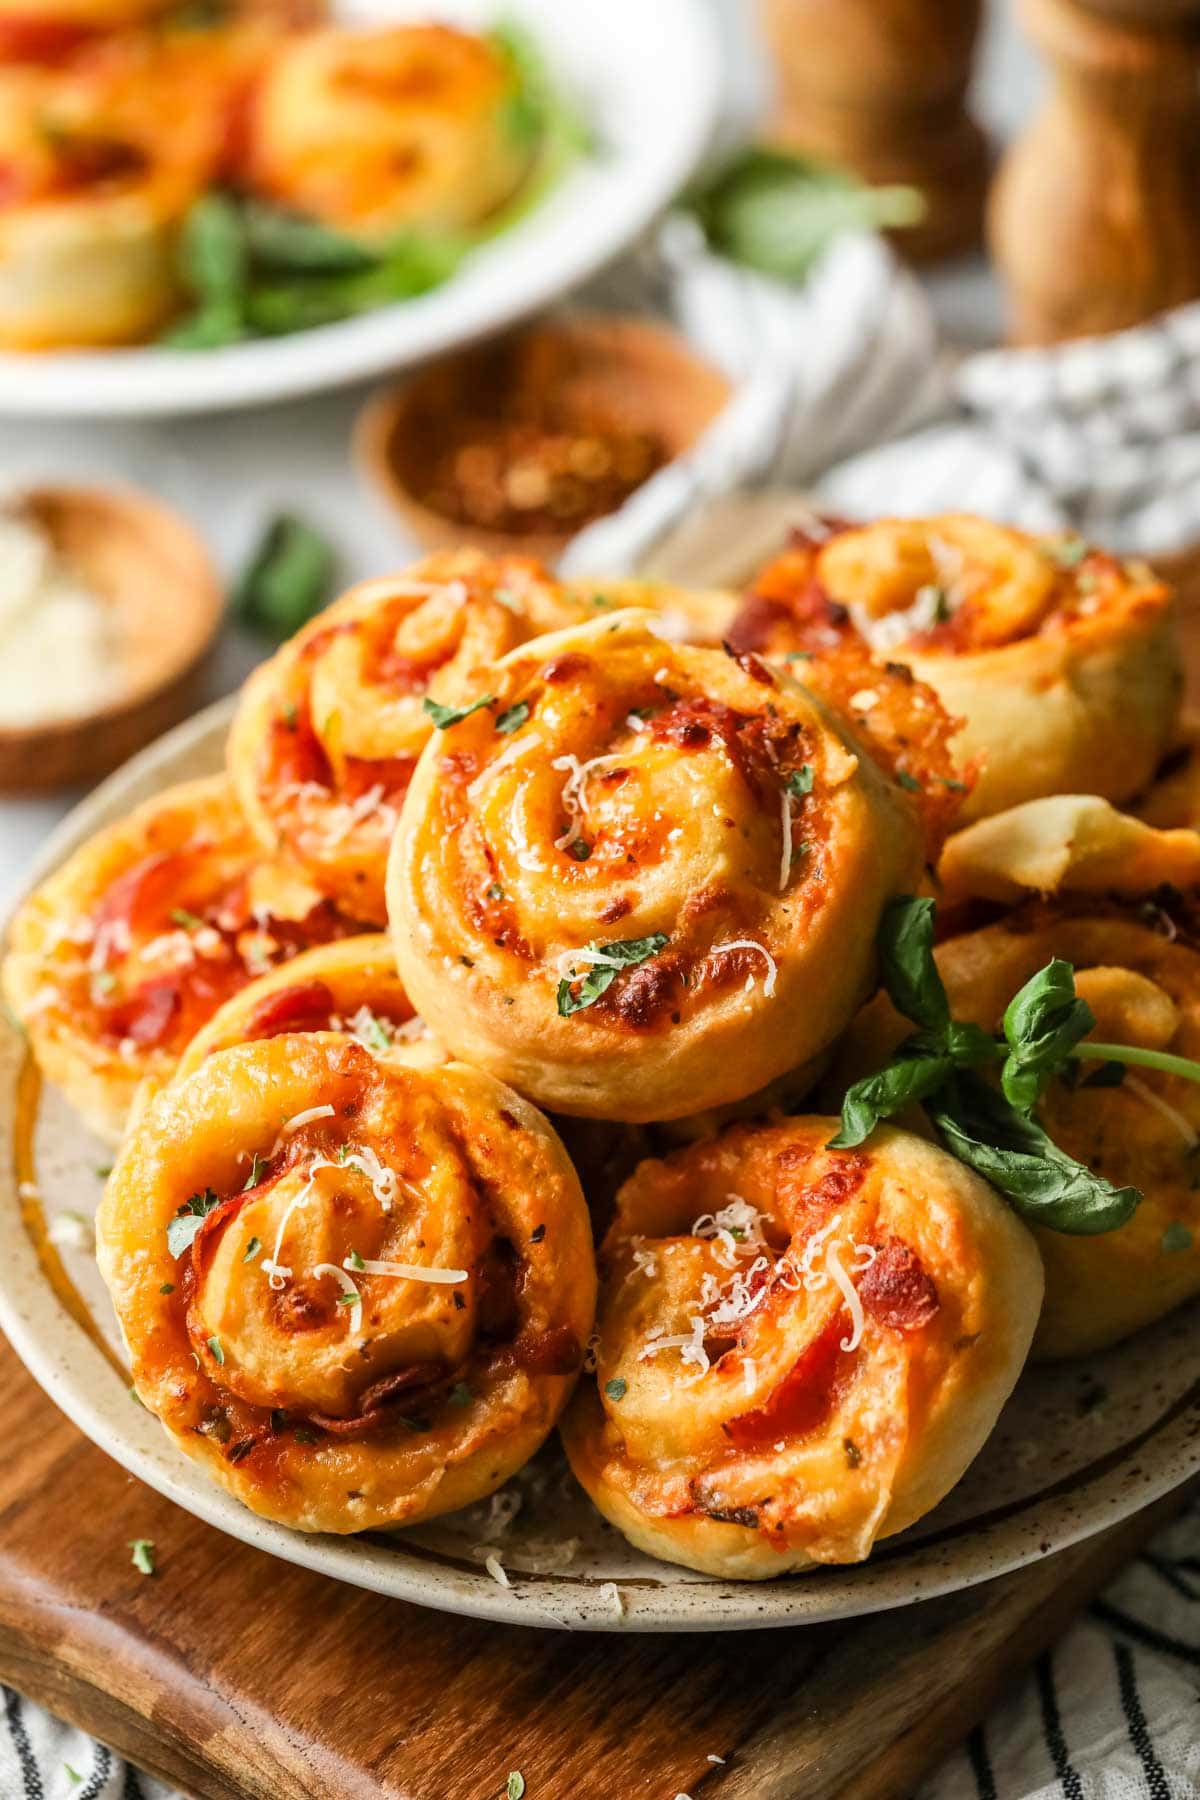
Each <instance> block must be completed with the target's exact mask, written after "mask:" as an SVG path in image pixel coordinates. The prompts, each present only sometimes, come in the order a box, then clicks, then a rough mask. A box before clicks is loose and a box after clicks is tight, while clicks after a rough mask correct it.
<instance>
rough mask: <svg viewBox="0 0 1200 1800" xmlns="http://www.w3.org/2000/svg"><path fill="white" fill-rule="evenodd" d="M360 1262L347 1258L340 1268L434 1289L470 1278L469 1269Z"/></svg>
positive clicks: (367, 1260) (371, 1261) (364, 1259)
mask: <svg viewBox="0 0 1200 1800" xmlns="http://www.w3.org/2000/svg"><path fill="white" fill-rule="evenodd" d="M360 1261H361V1266H360V1263H352V1262H351V1261H350V1258H349V1257H347V1258H346V1260H345V1262H344V1263H343V1264H342V1267H343V1268H344V1269H357V1270H358V1272H359V1274H361V1275H391V1276H394V1277H395V1279H396V1280H397V1281H428V1282H430V1283H431V1284H432V1285H433V1286H435V1287H453V1286H454V1285H455V1284H456V1283H457V1282H460V1281H466V1280H468V1278H469V1276H470V1270H469V1269H433V1268H429V1267H428V1266H426V1265H425V1264H422V1263H399V1262H381V1261H379V1260H377V1259H375V1258H373V1257H366V1258H363V1259H360Z"/></svg>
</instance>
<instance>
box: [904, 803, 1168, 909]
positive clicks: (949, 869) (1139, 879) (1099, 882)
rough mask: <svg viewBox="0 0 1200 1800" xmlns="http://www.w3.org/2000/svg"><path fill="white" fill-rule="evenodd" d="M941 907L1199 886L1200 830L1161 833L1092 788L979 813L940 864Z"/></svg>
mask: <svg viewBox="0 0 1200 1800" xmlns="http://www.w3.org/2000/svg"><path fill="white" fill-rule="evenodd" d="M937 873H938V895H939V900H940V902H941V904H942V905H944V906H947V907H948V906H953V905H956V904H957V903H959V902H960V901H965V900H994V901H999V902H1001V903H1002V904H1008V905H1011V904H1012V903H1013V902H1015V901H1019V900H1023V899H1025V898H1026V897H1027V896H1028V895H1030V894H1043V895H1045V894H1126V895H1131V896H1138V895H1141V894H1149V893H1153V891H1154V889H1155V888H1157V887H1161V886H1163V884H1164V883H1167V884H1170V885H1171V886H1173V887H1180V888H1190V887H1196V886H1197V885H1200V834H1198V833H1197V832H1195V831H1194V830H1190V829H1189V830H1175V831H1160V830H1156V829H1155V828H1154V827H1152V826H1150V825H1145V824H1143V823H1142V821H1141V820H1140V819H1136V818H1134V817H1133V816H1132V815H1131V814H1129V813H1122V812H1118V811H1117V809H1116V807H1114V806H1110V804H1109V802H1108V801H1107V800H1101V799H1099V798H1098V797H1097V796H1096V795H1095V794H1052V795H1049V796H1047V798H1046V799H1044V800H1027V801H1026V802H1025V804H1024V805H1023V806H1013V807H1010V808H1009V809H1008V810H1007V811H1006V812H1002V813H994V814H993V815H992V817H991V818H989V819H979V820H977V821H976V823H975V824H974V825H968V826H967V827H966V829H965V830H964V831H960V832H958V833H957V835H956V836H954V837H952V838H951V839H950V842H949V843H948V844H947V845H946V848H945V850H944V851H943V853H942V857H941V860H940V862H939V863H938V871H937Z"/></svg>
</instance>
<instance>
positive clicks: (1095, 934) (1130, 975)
mask: <svg viewBox="0 0 1200 1800" xmlns="http://www.w3.org/2000/svg"><path fill="white" fill-rule="evenodd" d="M935 954H936V958H937V965H938V969H939V971H940V973H941V976H942V980H943V982H944V983H945V986H946V992H947V994H948V995H949V999H950V1007H951V1011H952V1012H953V1014H954V1016H955V1017H956V1018H959V1019H964V1020H969V1021H970V1022H971V1023H973V1024H975V1025H979V1026H981V1027H982V1028H983V1029H984V1030H985V1031H991V1032H994V1031H998V1030H999V1028H1000V1023H1001V1020H1002V1018H1003V1016H1004V1010H1005V1008H1006V1006H1007V1005H1008V1003H1009V1001H1010V1000H1011V999H1012V997H1013V995H1014V994H1015V993H1016V992H1017V990H1018V989H1019V988H1020V987H1021V986H1023V984H1024V983H1025V982H1026V981H1027V980H1028V979H1029V978H1030V976H1031V975H1034V974H1036V973H1037V971H1038V970H1039V969H1041V968H1044V967H1045V965H1046V964H1047V963H1048V962H1049V961H1050V960H1051V958H1053V957H1056V956H1057V957H1062V958H1064V959H1065V960H1066V961H1068V962H1070V963H1072V964H1073V965H1074V968H1075V986H1076V989H1077V991H1078V993H1079V994H1080V995H1081V996H1082V998H1083V999H1084V1000H1086V1001H1087V1003H1088V1005H1089V1006H1090V1007H1091V1009H1092V1012H1093V1014H1094V1015H1095V1019H1096V1024H1095V1029H1094V1031H1093V1032H1091V1033H1090V1034H1089V1035H1090V1036H1093V1037H1094V1038H1095V1039H1096V1041H1097V1042H1099V1043H1106V1044H1129V1045H1133V1046H1139V1047H1141V1048H1143V1049H1147V1050H1165V1051H1168V1052H1171V1053H1173V1054H1175V1055H1178V1056H1185V1057H1191V1058H1196V1057H1200V946H1198V944H1197V940H1196V938H1195V937H1193V936H1191V935H1189V934H1188V933H1187V932H1186V931H1181V930H1180V928H1179V926H1178V925H1177V924H1176V922H1175V920H1174V919H1173V918H1172V917H1171V916H1170V914H1169V912H1167V911H1165V910H1163V908H1162V907H1161V906H1152V905H1147V906H1144V907H1141V908H1137V909H1135V908H1134V907H1132V906H1121V905H1118V904H1116V903H1113V902H1108V901H1105V900H1104V899H1100V898H1092V899H1088V898H1079V899H1077V900H1076V899H1069V898H1067V899H1062V900H1058V901H1050V902H1041V901H1030V902H1029V903H1027V904H1026V905H1025V906H1024V907H1022V908H1019V909H1017V910H1016V911H1014V912H1013V913H1011V914H1010V915H1009V916H1008V917H1007V918H1005V919H1003V920H1001V921H1000V922H998V923H996V924H992V925H987V926H984V927H983V928H982V929H980V930H978V931H971V932H966V933H963V934H962V935H961V936H957V937H952V938H948V939H947V940H946V942H945V943H943V944H941V945H939V947H938V949H937V951H936V953H935ZM910 1030H911V1026H909V1025H907V1024H906V1023H905V1022H904V1021H902V1020H900V1019H898V1018H897V1016H896V1014H895V1013H894V1011H893V1010H892V1008H891V1006H890V1004H889V1002H888V1001H887V1000H886V998H883V997H880V998H878V999H876V1000H875V1001H873V1002H872V1003H871V1005H870V1006H869V1007H867V1008H866V1010H865V1011H864V1013H863V1014H862V1015H861V1016H860V1018H859V1019H858V1020H857V1021H856V1022H855V1025H854V1026H853V1028H852V1030H851V1031H850V1033H849V1034H848V1036H847V1040H846V1043H845V1046H844V1056H845V1062H846V1072H847V1073H848V1074H850V1075H851V1076H857V1075H861V1074H864V1073H866V1072H868V1071H869V1070H871V1069H873V1068H877V1067H879V1066H881V1064H882V1063H883V1062H884V1061H886V1059H887V1057H888V1056H889V1055H890V1054H891V1051H892V1049H893V1048H894V1047H895V1045H896V1044H897V1043H898V1042H899V1041H900V1039H901V1038H903V1037H905V1036H907V1034H908V1032H909V1031H910ZM1103 1067H1104V1065H1102V1064H1100V1063H1098V1062H1084V1063H1081V1064H1080V1065H1079V1066H1078V1071H1077V1073H1078V1079H1074V1078H1072V1079H1065V1078H1063V1077H1057V1078H1056V1079H1055V1080H1053V1081H1052V1082H1051V1084H1050V1086H1049V1087H1048V1088H1047V1089H1046V1091H1045V1093H1044V1094H1043V1095H1042V1098H1041V1099H1040V1101H1039V1102H1038V1108H1037V1112H1038V1118H1039V1119H1040V1121H1041V1123H1042V1125H1043V1126H1044V1128H1045V1130H1046V1131H1047V1132H1048V1133H1049V1134H1050V1136H1051V1138H1053V1140H1054V1142H1055V1143H1056V1144H1058V1145H1060V1146H1061V1148H1062V1149H1063V1150H1065V1151H1066V1152H1067V1154H1068V1155H1069V1156H1072V1157H1074V1158H1075V1159H1076V1160H1077V1161H1078V1162H1082V1163H1086V1164H1087V1165H1088V1166H1089V1167H1090V1168H1093V1169H1096V1170H1097V1171H1099V1172H1100V1173H1102V1174H1103V1175H1104V1176H1105V1177H1106V1178H1107V1180H1109V1181H1110V1182H1112V1183H1113V1185H1114V1186H1117V1187H1123V1186H1131V1187H1136V1188H1139V1189H1140V1190H1141V1193H1142V1195H1143V1199H1142V1203H1141V1205H1140V1206H1139V1207H1138V1209H1137V1211H1136V1212H1135V1213H1134V1215H1133V1217H1132V1218H1131V1219H1130V1220H1129V1222H1128V1224H1126V1225H1123V1226H1121V1227H1120V1229H1119V1230H1117V1231H1108V1232H1104V1233H1103V1234H1101V1235H1099V1236H1096V1237H1073V1236H1067V1235H1065V1234H1064V1233H1062V1232H1057V1231H1048V1230H1045V1229H1043V1228H1041V1227H1035V1229H1034V1235H1035V1237H1036V1238H1037V1242H1038V1248H1039V1249H1040V1251H1041V1254H1042V1260H1043V1262H1044V1264H1045V1269H1046V1299H1045V1305H1044V1308H1043V1311H1042V1318H1041V1323H1040V1325H1039V1327H1038V1333H1037V1338H1036V1340H1035V1344H1034V1354H1035V1356H1039V1357H1044V1358H1057V1357H1064V1356H1077V1355H1082V1354H1085V1353H1087V1352H1090V1351H1095V1350H1101V1349H1104V1348H1105V1347H1106V1346H1107V1345H1109V1344H1115V1343H1117V1342H1119V1341H1120V1339H1122V1338H1124V1337H1127V1336H1128V1335H1129V1334H1130V1333H1131V1332H1133V1331H1137V1330H1139V1329H1140V1327H1141V1326H1143V1325H1147V1324H1149V1323H1150V1322H1151V1321H1152V1320H1154V1319H1157V1318H1161V1317H1162V1316H1163V1314H1165V1313H1167V1312H1169V1311H1171V1309H1172V1308H1173V1307H1175V1306H1178V1305H1179V1304H1180V1303H1181V1302H1182V1301H1184V1300H1186V1299H1188V1298H1189V1297H1190V1296H1191V1295H1192V1294H1195V1293H1197V1292H1200V1192H1198V1191H1197V1187H1196V1171H1197V1168H1198V1166H1200V1088H1197V1086H1196V1084H1195V1083H1194V1082H1191V1081H1187V1080H1184V1079H1182V1078H1181V1077H1179V1076H1176V1075H1168V1074H1164V1073H1162V1072H1160V1071H1159V1070H1157V1069H1149V1068H1135V1067H1133V1066H1132V1065H1130V1066H1127V1067H1126V1068H1125V1071H1124V1075H1123V1077H1122V1078H1121V1079H1120V1081H1119V1085H1116V1086H1113V1085H1110V1075H1115V1072H1108V1073H1106V1074H1104V1075H1102V1076H1100V1079H1099V1082H1098V1081H1097V1079H1096V1077H1097V1074H1098V1071H1101V1070H1102V1069H1103ZM1089 1077H1090V1078H1091V1079H1089ZM871 1141H872V1142H873V1141H874V1140H873V1139H872V1140H871Z"/></svg>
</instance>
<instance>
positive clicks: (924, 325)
mask: <svg viewBox="0 0 1200 1800" xmlns="http://www.w3.org/2000/svg"><path fill="white" fill-rule="evenodd" d="M597 297H598V298H600V299H601V300H609V301H612V300H614V299H615V300H617V301H618V302H619V303H622V304H625V305H629V304H631V303H634V304H636V303H639V302H640V304H641V305H642V306H643V307H647V308H650V309H652V310H656V311H658V312H660V313H665V314H666V316H668V317H669V318H671V319H672V320H673V322H674V323H675V324H676V325H677V326H678V327H679V328H680V329H681V330H682V331H683V332H684V333H685V334H686V335H687V336H688V337H689V338H690V339H691V341H692V342H693V343H694V344H695V346H696V348H697V349H698V350H699V351H700V352H701V353H702V354H703V355H705V356H706V357H707V358H709V359H710V360H711V361H713V362H715V363H716V364H717V365H718V366H719V367H720V368H721V369H722V370H724V372H725V373H726V374H728V376H729V377H730V380H731V382H732V383H733V388H734V392H733V398H732V399H731V401H730V403H729V405H728V406H727V407H726V408H725V410H724V412H723V413H722V414H721V415H720V417H719V418H718V419H717V420H716V421H715V422H714V424H713V425H712V426H711V427H710V429H709V431H708V432H707V433H706V434H705V436H704V437H703V438H702V439H701V441H700V442H699V443H698V444H697V446H696V447H695V449H694V450H693V451H692V452H691V453H690V455H688V456H687V457H686V458H683V459H682V460H681V461H679V462H677V463H675V464H673V465H671V466H670V467H669V468H667V469H665V470H663V471H662V472H661V473H660V474H659V475H658V476H656V477H655V478H654V480H652V481H650V482H648V483H647V484H646V486H645V487H644V488H642V489H641V490H639V492H638V493H637V494H636V495H634V497H633V498H632V499H631V500H630V501H629V502H628V503H627V504H626V506H624V507H623V508H622V509H621V510H620V511H619V512H617V513H616V514H614V515H612V517H610V518H608V519H604V520H601V521H600V522H599V523H597V524H596V525H593V526H592V527H591V528H590V529H589V530H587V531H585V532H582V533H581V534H580V535H579V537H577V538H576V539H575V541H574V543H573V544H572V545H571V548H570V551H569V552H568V555H567V558H566V560H565V564H564V566H565V567H566V568H567V569H568V570H569V571H570V572H571V573H575V574H583V573H589V574H590V573H598V572H599V573H606V574H614V573H620V572H623V571H626V570H630V569H633V568H635V567H636V566H637V565H638V564H639V563H640V562H642V561H643V560H644V559H645V558H646V557H647V555H648V554H650V552H651V551H652V550H653V547H654V546H655V545H656V544H657V543H658V542H659V541H660V540H661V539H662V538H663V537H664V536H665V535H666V534H667V533H668V532H669V531H670V530H671V529H672V528H673V527H674V526H676V525H677V524H678V523H679V522H680V521H681V520H682V519H683V518H684V517H685V516H686V515H687V514H688V513H689V512H690V511H691V510H692V509H693V508H695V507H696V506H699V505H703V503H704V500H705V499H706V498H708V497H710V496H712V495H714V494H721V493H725V492H728V491H730V490H731V489H735V488H760V487H780V486H782V487H808V488H810V489H812V490H813V491H815V492H817V493H818V494H820V495H822V496H823V497H824V498H825V499H826V500H827V501H828V503H829V504H830V506H831V507H833V508H836V509H837V510H839V511H842V512H845V513H848V514H850V515H855V514H857V515H859V516H863V517H867V516H870V515H872V514H879V513H891V514H897V513H899V514H906V513H907V514H914V513H923V512H939V511H943V510H947V511H948V510H953V509H963V510H967V511H977V512H984V513H989V514H991V515H992V516H993V517H995V518H999V519H1004V520H1008V521H1010V522H1011V523H1013V524H1018V525H1025V526H1027V527H1029V528H1031V529H1035V530H1039V529H1051V530H1052V529H1057V528H1065V527H1072V528H1074V529H1076V530H1078V531H1079V532H1080V533H1082V535H1083V536H1085V537H1087V538H1088V539H1089V540H1092V541H1094V542H1097V543H1100V544H1104V545H1105V546H1106V547H1108V548H1111V549H1113V550H1116V551H1119V552H1121V553H1123V554H1125V555H1147V554H1153V553H1156V552H1157V553H1167V552H1172V551H1178V550H1183V549H1187V548H1189V547H1190V546H1191V545H1193V544H1194V543H1196V542H1197V541H1198V540H1200V304H1197V305H1192V306H1187V307H1181V308H1178V309H1177V310H1176V311H1174V312H1172V313H1168V314H1164V315H1163V316H1162V317H1161V318H1159V319H1157V320H1155V321H1153V322H1151V323H1150V324H1148V325H1144V326H1141V327H1139V328H1138V329H1136V330H1132V331H1126V332H1121V333H1118V334H1115V335H1113V336H1111V337H1107V338H1091V339H1083V340H1080V341H1078V342H1076V343H1072V344H1066V345H1061V346H1057V347H1055V348H1053V349H1039V350H989V351H986V352H982V353H979V354H976V355H972V356H967V357H964V358H961V359H956V358H955V357H953V356H952V355H951V354H950V352H949V351H948V350H947V349H946V348H945V346H943V345H941V344H940V343H939V341H938V334H937V330H936V328H935V325H934V320H933V315H932V311H931V309H930V306H929V304H928V301H927V299H926V295H925V292H924V290H923V289H922V287H921V285H920V283H919V282H918V281H917V280H916V278H915V277H914V276H913V275H912V274H911V273H910V272H909V271H908V270H907V269H905V268H904V267H902V266H901V265H900V264H899V263H898V262H897V260H896V258H895V257H894V256H893V255H892V253H891V252H890V251H889V249H888V248H887V246H886V245H885V244H883V243H882V242H881V241H880V240H879V239H878V238H876V237H871V236H861V237H860V236H851V237H845V238H842V239H840V240H839V241H838V242H837V243H835V244H834V245H833V247H832V248H831V249H830V250H829V251H828V252H827V254H826V255H825V257H824V258H823V259H822V261H821V262H820V263H819V264H818V266H817V268H816V269H815V270H814V272H813V275H812V277H811V279H810V280H809V281H808V282H807V283H806V284H805V286H804V287H802V288H800V289H794V288H790V287H785V286H784V285H783V284H781V283H779V282H776V281H773V280H770V279H768V278H766V277H763V276H759V275H755V274H751V273H749V272H747V271H746V270H744V269H739V268H735V267H734V266H733V265H731V264H730V263H727V262H725V261H723V260H722V259H720V258H718V257H714V256H712V255H710V254H709V253H708V251H707V250H706V249H705V247H704V244H703V242H702V240H701V239H700V237H699V234H698V231H697V228H696V227H695V225H694V223H693V222H692V221H691V220H690V219H687V218H682V217H675V218H672V219H670V220H668V221H667V223H666V225H665V226H664V228H663V230H662V232H661V233H660V235H659V237H658V238H657V240H656V241H655V242H654V244H653V245H652V246H650V247H649V249H648V250H647V251H646V252H645V253H644V254H643V256H642V258H641V259H640V261H637V262H632V263H627V264H626V265H625V266H624V267H623V269H622V270H621V271H620V273H619V275H618V277H616V278H615V279H610V280H608V281H607V282H606V283H605V284H604V286H603V287H602V288H601V289H599V290H598V296H597Z"/></svg>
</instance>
